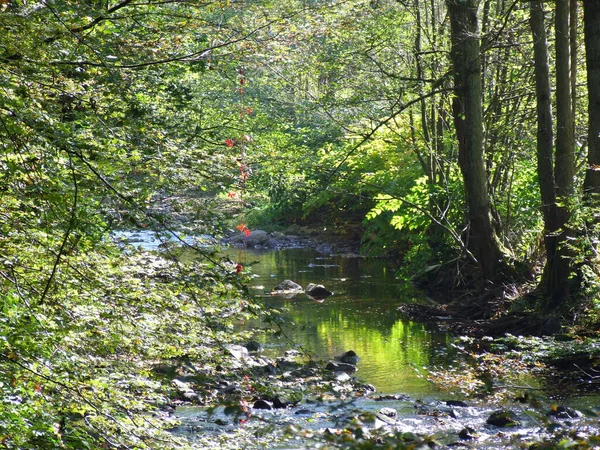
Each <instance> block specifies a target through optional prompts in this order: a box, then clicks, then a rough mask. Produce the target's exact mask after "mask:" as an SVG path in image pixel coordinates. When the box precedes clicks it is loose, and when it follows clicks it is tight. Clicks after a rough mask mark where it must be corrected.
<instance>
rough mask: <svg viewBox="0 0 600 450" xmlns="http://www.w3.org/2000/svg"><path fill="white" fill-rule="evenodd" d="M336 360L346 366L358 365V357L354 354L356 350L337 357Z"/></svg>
mask: <svg viewBox="0 0 600 450" xmlns="http://www.w3.org/2000/svg"><path fill="white" fill-rule="evenodd" d="M335 359H337V360H338V361H341V362H343V363H346V364H353V365H356V364H357V363H358V360H359V358H358V355H357V354H356V353H355V352H354V350H348V351H347V352H345V353H342V354H341V355H340V356H336V357H335Z"/></svg>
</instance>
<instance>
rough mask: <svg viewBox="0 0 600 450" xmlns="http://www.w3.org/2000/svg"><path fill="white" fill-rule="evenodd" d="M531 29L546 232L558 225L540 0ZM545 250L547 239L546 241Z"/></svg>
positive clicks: (535, 3)
mask: <svg viewBox="0 0 600 450" xmlns="http://www.w3.org/2000/svg"><path fill="white" fill-rule="evenodd" d="M529 23H530V26H531V32H532V34H533V55H534V63H535V65H534V68H535V93H536V109H537V111H536V112H537V175H538V180H539V185H540V196H541V199H542V214H543V217H544V225H545V228H546V232H545V235H548V234H549V232H550V233H551V232H554V231H556V230H557V229H558V225H557V215H556V193H555V189H556V187H555V185H554V162H553V152H554V133H553V131H552V120H553V119H552V94H551V90H550V65H549V62H548V61H549V58H548V40H547V37H546V28H545V25H544V7H543V4H542V1H541V0H536V1H532V2H531V3H530V20H529ZM546 251H547V252H548V251H549V250H548V243H546Z"/></svg>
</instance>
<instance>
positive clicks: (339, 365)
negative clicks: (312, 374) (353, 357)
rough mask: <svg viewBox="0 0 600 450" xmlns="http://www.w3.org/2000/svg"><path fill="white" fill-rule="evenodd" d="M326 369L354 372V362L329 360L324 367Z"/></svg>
mask: <svg viewBox="0 0 600 450" xmlns="http://www.w3.org/2000/svg"><path fill="white" fill-rule="evenodd" d="M325 369H327V370H331V371H332V372H349V373H354V372H356V366H355V365H354V364H347V363H343V362H335V361H329V362H328V363H327V366H326V367H325Z"/></svg>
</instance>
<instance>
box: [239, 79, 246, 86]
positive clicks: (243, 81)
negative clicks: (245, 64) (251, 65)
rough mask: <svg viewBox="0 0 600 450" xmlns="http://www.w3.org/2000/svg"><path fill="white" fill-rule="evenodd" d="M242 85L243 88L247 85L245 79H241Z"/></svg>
mask: <svg viewBox="0 0 600 450" xmlns="http://www.w3.org/2000/svg"><path fill="white" fill-rule="evenodd" d="M240 84H241V85H242V86H243V85H245V84H246V79H245V78H240Z"/></svg>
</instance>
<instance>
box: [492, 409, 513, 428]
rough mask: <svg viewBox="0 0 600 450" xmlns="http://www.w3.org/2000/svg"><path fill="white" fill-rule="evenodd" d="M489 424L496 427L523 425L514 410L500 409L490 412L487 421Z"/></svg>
mask: <svg viewBox="0 0 600 450" xmlns="http://www.w3.org/2000/svg"><path fill="white" fill-rule="evenodd" d="M486 423H487V424H488V425H494V426H496V427H502V428H506V427H516V426H519V425H521V423H520V422H519V420H518V419H517V417H516V416H515V414H514V413H513V412H512V411H507V410H500V411H495V412H493V413H492V414H490V417H488V420H487V422H486Z"/></svg>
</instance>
